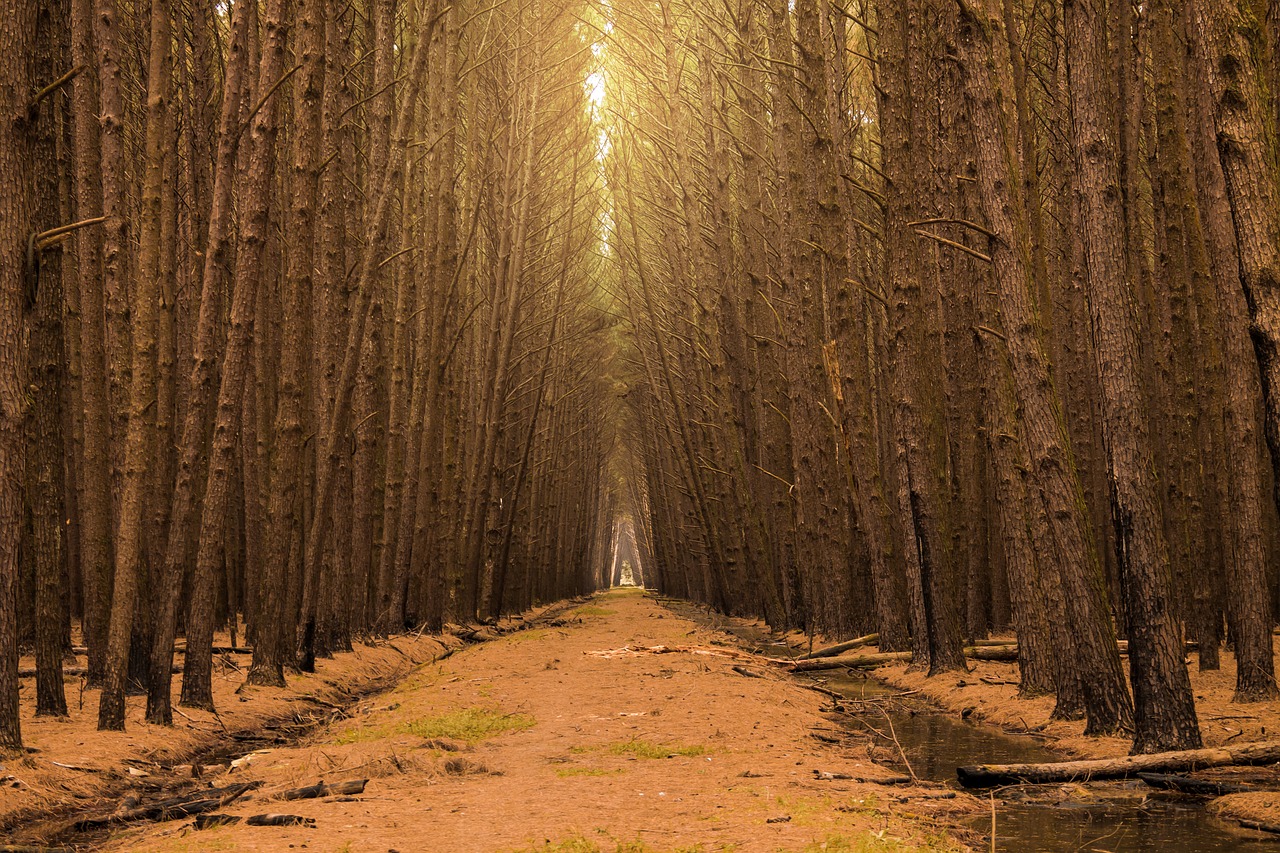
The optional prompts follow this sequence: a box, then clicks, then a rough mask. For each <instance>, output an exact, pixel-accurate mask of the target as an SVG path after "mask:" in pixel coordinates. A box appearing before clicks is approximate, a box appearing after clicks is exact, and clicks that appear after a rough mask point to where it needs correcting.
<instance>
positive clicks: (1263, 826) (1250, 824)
mask: <svg viewBox="0 0 1280 853" xmlns="http://www.w3.org/2000/svg"><path fill="white" fill-rule="evenodd" d="M1235 821H1236V823H1238V824H1240V825H1241V826H1243V827H1244V828H1245V829H1256V830H1257V831H1258V832H1270V833H1273V834H1280V823H1268V822H1266V821H1262V820H1253V819H1252V818H1247V817H1241V818H1236V819H1235Z"/></svg>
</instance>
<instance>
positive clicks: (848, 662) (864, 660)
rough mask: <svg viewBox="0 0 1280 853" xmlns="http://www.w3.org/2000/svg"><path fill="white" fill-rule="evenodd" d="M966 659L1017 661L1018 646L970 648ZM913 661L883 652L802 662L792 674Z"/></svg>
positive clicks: (908, 654) (901, 654)
mask: <svg viewBox="0 0 1280 853" xmlns="http://www.w3.org/2000/svg"><path fill="white" fill-rule="evenodd" d="M964 654H965V657H970V658H973V659H974V660H997V661H1016V660H1017V659H1018V647H1017V646H981V647H977V646H969V647H967V648H966V649H965V650H964ZM909 660H911V652H881V653H879V654H874V655H845V656H841V657H833V658H818V659H816V660H800V661H796V662H795V663H793V664H792V665H791V671H792V672H818V671H820V670H824V669H843V668H845V667H849V668H850V669H873V668H875V667H877V666H884V665H886V664H890V663H897V662H899V661H909Z"/></svg>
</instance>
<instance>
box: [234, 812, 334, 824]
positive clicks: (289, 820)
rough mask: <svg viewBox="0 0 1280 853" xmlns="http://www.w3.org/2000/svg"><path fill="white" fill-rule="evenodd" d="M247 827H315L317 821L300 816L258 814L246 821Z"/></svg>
mask: <svg viewBox="0 0 1280 853" xmlns="http://www.w3.org/2000/svg"><path fill="white" fill-rule="evenodd" d="M245 825H246V826H315V825H316V819H315V818H313V817H304V816H302V815H300V814H256V815H250V817H249V819H248V820H246V821H245Z"/></svg>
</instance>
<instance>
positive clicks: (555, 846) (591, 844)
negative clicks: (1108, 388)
mask: <svg viewBox="0 0 1280 853" xmlns="http://www.w3.org/2000/svg"><path fill="white" fill-rule="evenodd" d="M596 832H597V833H599V834H600V835H602V836H605V839H606V840H604V841H596V840H595V839H592V838H588V837H587V836H585V835H582V834H577V835H572V836H570V837H568V838H565V839H563V840H561V841H543V842H542V843H541V844H533V845H531V846H529V847H521V848H520V849H519V850H513V851H511V853H657V851H658V848H654V847H650V846H649V845H648V844H646V843H644V842H643V841H641V840H640V839H636V840H635V841H618V840H617V839H615V838H613V837H612V836H609V835H608V833H606V832H605V831H604V830H602V829H597V830H596ZM706 849H707V848H706V847H704V846H703V845H701V844H695V845H693V846H692V847H673V848H670V850H669V853H705V851H706ZM717 849H719V850H723V851H726V853H727V851H730V850H732V849H733V845H728V846H725V847H720V848H717Z"/></svg>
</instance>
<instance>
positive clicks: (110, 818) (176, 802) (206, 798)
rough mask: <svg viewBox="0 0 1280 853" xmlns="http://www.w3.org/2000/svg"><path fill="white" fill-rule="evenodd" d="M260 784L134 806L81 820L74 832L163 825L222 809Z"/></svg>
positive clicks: (213, 789)
mask: <svg viewBox="0 0 1280 853" xmlns="http://www.w3.org/2000/svg"><path fill="white" fill-rule="evenodd" d="M261 784H262V783H261V782H239V783H237V784H235V785H228V786H227V787H225V788H206V789H204V790H201V791H193V792H191V793H190V794H185V795H183V796H181V797H174V798H173V799H169V800H162V801H160V802H158V803H152V804H150V805H146V806H137V807H135V808H131V809H125V810H123V811H118V812H113V813H112V814H109V815H101V816H99V817H89V818H84V819H82V820H79V821H76V829H77V830H79V831H80V832H84V831H85V830H88V829H100V828H102V827H104V826H112V825H115V824H119V823H133V822H134V821H140V820H149V821H165V820H177V819H178V818H183V817H191V816H192V815H198V814H202V813H204V812H211V811H213V810H214V809H217V808H221V807H222V806H225V805H226V804H227V803H230V802H232V801H233V800H236V799H238V798H240V797H242V796H244V795H245V794H246V793H248V792H249V791H252V790H254V789H255V788H257V787H259V786H261Z"/></svg>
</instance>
